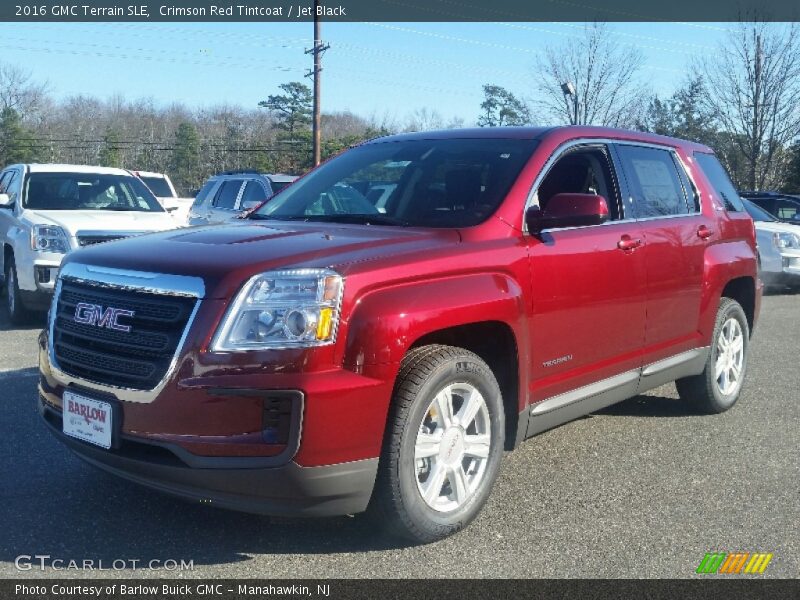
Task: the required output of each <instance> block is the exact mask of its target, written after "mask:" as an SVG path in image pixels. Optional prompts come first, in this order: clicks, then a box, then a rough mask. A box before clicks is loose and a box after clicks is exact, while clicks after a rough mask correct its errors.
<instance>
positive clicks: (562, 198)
mask: <svg viewBox="0 0 800 600" xmlns="http://www.w3.org/2000/svg"><path fill="white" fill-rule="evenodd" d="M607 220H608V203H607V202H606V199H605V198H603V196H598V195H597V194H556V195H555V196H553V197H552V198H550V201H549V202H548V203H547V207H546V208H545V209H544V210H540V209H539V207H538V206H531V207H530V208H529V209H528V210H527V211H526V212H525V224H526V225H527V226H528V231H529V232H530V233H531V234H533V235H536V234H538V233H540V232H541V231H542V230H544V229H562V228H565V227H584V226H586V225H600V224H602V223H605V222H606V221H607Z"/></svg>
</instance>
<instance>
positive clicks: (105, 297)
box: [52, 279, 197, 390]
mask: <svg viewBox="0 0 800 600" xmlns="http://www.w3.org/2000/svg"><path fill="white" fill-rule="evenodd" d="M196 302H197V300H196V299H195V298H189V297H184V296H173V295H166V294H158V293H152V292H145V291H139V290H131V289H125V288H112V287H107V286H103V285H93V284H92V283H90V282H83V281H81V282H78V281H74V280H71V279H62V281H61V288H60V291H59V295H58V298H57V300H56V313H55V315H54V317H53V318H54V322H53V340H52V343H53V355H54V357H55V359H56V361H57V363H58V366H59V368H60V369H61V370H62V371H64V372H65V373H67V374H69V375H72V376H74V377H80V378H82V379H86V380H88V381H92V382H95V383H101V384H106V385H111V386H114V387H122V388H130V389H135V390H150V389H153V388H154V387H156V386H157V385H158V384H159V383H160V382H161V380H162V379H163V378H164V377H165V375H166V373H167V371H168V369H169V367H170V365H171V363H172V360H173V359H174V357H175V353H176V352H177V350H178V345H179V344H180V341H181V339H182V337H183V334H184V330H185V329H186V326H187V323H188V322H189V318H190V316H191V314H192V311H193V309H194V307H195V304H196ZM80 303H84V304H89V305H97V306H101V307H114V308H119V309H123V310H126V311H132V312H133V313H134V316H132V317H127V316H126V317H124V325H126V326H130V331H129V332H125V331H119V330H114V329H110V328H107V327H103V326H99V325H98V324H86V323H80V322H78V321H76V319H75V316H76V308H77V306H78V304H80Z"/></svg>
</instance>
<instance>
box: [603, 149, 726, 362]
mask: <svg viewBox="0 0 800 600" xmlns="http://www.w3.org/2000/svg"><path fill="white" fill-rule="evenodd" d="M616 152H617V155H618V156H619V159H620V163H621V165H622V169H623V172H624V173H625V179H626V181H627V184H628V193H629V198H628V203H629V205H630V206H631V207H632V209H633V213H634V216H635V218H636V220H637V223H638V225H639V228H640V230H641V232H642V234H643V235H644V241H645V249H644V261H645V270H646V273H647V327H646V331H645V344H644V365H645V367H647V366H648V365H651V364H653V363H655V362H657V361H660V360H663V359H666V358H670V357H673V356H676V355H678V354H681V353H683V352H687V351H689V350H691V349H693V348H696V347H697V346H698V345H699V344H700V343H701V339H700V333H699V332H698V323H699V317H700V301H701V293H702V284H703V266H704V254H705V248H706V246H707V245H708V244H710V243H712V242H713V240H714V239H715V238H717V237H718V235H719V232H716V231H715V230H714V226H713V223H712V221H711V220H710V219H709V218H708V217H706V216H704V215H703V214H702V213H701V211H700V200H699V196H698V195H697V193H696V190H695V187H694V185H693V184H692V182H691V180H690V179H689V177H688V176H687V174H686V170H685V169H684V167H683V163H682V159H681V157H680V156H679V155H678V153H677V151H676V150H675V149H674V148H670V147H658V146H651V145H638V144H633V143H622V142H620V143H617V144H616Z"/></svg>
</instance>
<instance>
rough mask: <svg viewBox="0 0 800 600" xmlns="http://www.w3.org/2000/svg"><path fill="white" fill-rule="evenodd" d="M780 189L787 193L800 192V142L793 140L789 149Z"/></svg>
mask: <svg viewBox="0 0 800 600" xmlns="http://www.w3.org/2000/svg"><path fill="white" fill-rule="evenodd" d="M781 191H782V192H785V193H787V194H797V193H800V143H799V142H795V143H794V144H793V145H792V147H791V148H790V149H789V164H788V165H787V167H786V176H785V178H784V181H783V185H782V186H781Z"/></svg>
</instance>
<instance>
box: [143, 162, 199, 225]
mask: <svg viewBox="0 0 800 600" xmlns="http://www.w3.org/2000/svg"><path fill="white" fill-rule="evenodd" d="M133 174H134V175H136V176H137V177H138V178H139V179H141V180H142V181H144V183H145V185H146V186H147V187H149V188H150V191H151V192H153V194H155V197H156V198H158V201H159V202H160V203H161V206H163V207H164V208H165V209H166V210H167V211H168V212H171V213H172V216H173V217H175V218H176V219H177V220H178V221H180V222H181V223H185V222H186V221H187V219H188V218H189V209H190V208H192V203H193V202H194V198H181V197H179V196H178V192H176V191H175V186H174V185H172V180H171V179H170V178H169V176H168V175H167V174H166V173H153V172H151V171H134V172H133Z"/></svg>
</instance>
